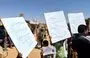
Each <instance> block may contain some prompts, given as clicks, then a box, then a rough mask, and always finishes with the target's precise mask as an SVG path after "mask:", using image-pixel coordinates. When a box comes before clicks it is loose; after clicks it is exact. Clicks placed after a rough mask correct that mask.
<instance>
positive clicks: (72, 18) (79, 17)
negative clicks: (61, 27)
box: [68, 13, 86, 34]
mask: <svg viewBox="0 0 90 58" xmlns="http://www.w3.org/2000/svg"><path fill="white" fill-rule="evenodd" d="M68 19H69V23H70V27H71V32H72V33H73V34H74V33H78V26H79V25H80V24H84V25H86V23H85V18H84V15H83V13H69V14H68Z"/></svg>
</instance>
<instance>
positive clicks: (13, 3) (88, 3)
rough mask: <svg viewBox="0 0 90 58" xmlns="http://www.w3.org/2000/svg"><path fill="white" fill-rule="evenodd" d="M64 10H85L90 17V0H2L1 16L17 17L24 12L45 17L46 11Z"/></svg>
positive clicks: (28, 16)
mask: <svg viewBox="0 0 90 58" xmlns="http://www.w3.org/2000/svg"><path fill="white" fill-rule="evenodd" d="M60 10H63V11H64V12H65V14H67V13H70V12H84V15H85V18H88V17H90V0H0V17H15V16H18V15H19V14H20V13H23V14H24V16H25V17H26V18H32V17H34V18H36V19H44V16H43V15H44V13H45V12H52V11H60Z"/></svg>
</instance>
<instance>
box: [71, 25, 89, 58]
mask: <svg viewBox="0 0 90 58" xmlns="http://www.w3.org/2000/svg"><path fill="white" fill-rule="evenodd" d="M87 34H88V28H87V26H86V25H79V26H78V33H77V34H74V35H73V37H72V49H73V50H75V51H77V54H78V58H90V41H89V40H87V37H86V35H87Z"/></svg>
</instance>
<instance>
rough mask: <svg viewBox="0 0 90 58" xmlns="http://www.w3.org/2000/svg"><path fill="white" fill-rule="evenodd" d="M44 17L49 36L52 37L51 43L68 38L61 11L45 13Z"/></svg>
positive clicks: (68, 34)
mask: <svg viewBox="0 0 90 58" xmlns="http://www.w3.org/2000/svg"><path fill="white" fill-rule="evenodd" d="M44 15H45V19H46V23H47V26H48V29H49V33H50V36H51V37H52V39H51V40H52V43H55V42H58V41H61V40H64V39H66V38H68V37H70V33H69V30H68V26H67V23H66V19H65V16H64V12H63V11H57V12H50V13H45V14H44Z"/></svg>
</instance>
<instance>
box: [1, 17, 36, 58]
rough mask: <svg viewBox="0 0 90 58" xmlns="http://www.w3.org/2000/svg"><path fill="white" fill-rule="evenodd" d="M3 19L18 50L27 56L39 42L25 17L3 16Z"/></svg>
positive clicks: (24, 57) (24, 56)
mask: <svg viewBox="0 0 90 58" xmlns="http://www.w3.org/2000/svg"><path fill="white" fill-rule="evenodd" d="M1 21H2V22H3V24H4V27H5V28H6V30H7V32H8V34H9V35H10V37H11V39H12V41H13V42H14V44H15V46H16V48H17V49H18V51H19V52H20V53H22V55H23V58H26V57H27V56H28V55H29V53H30V52H31V51H32V49H33V48H34V47H35V45H36V44H37V42H36V41H35V38H34V35H33V34H32V32H31V30H30V28H29V27H28V25H27V23H26V22H25V20H24V18H23V17H15V18H3V19H1Z"/></svg>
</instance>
